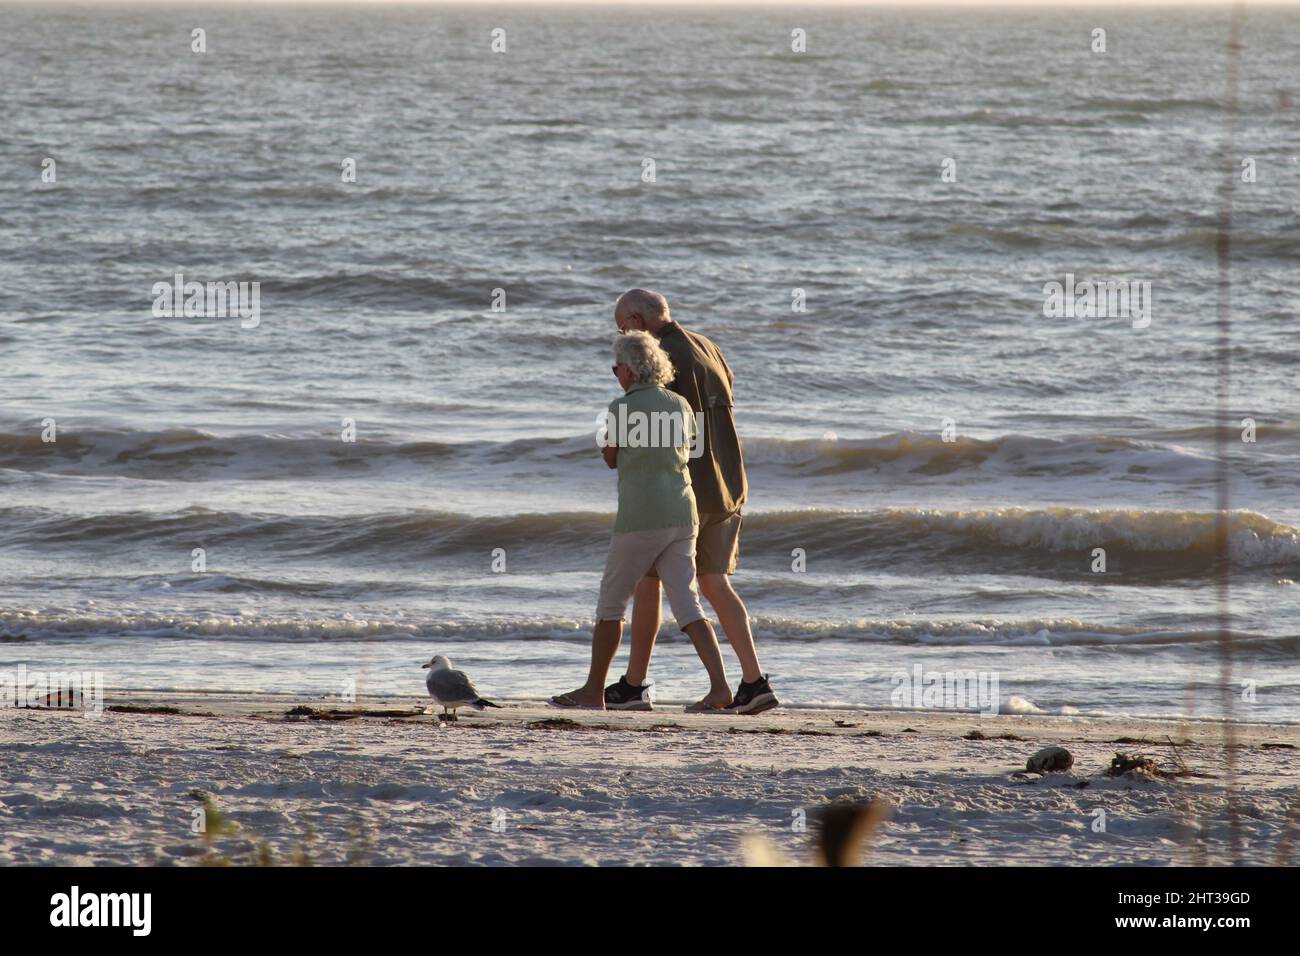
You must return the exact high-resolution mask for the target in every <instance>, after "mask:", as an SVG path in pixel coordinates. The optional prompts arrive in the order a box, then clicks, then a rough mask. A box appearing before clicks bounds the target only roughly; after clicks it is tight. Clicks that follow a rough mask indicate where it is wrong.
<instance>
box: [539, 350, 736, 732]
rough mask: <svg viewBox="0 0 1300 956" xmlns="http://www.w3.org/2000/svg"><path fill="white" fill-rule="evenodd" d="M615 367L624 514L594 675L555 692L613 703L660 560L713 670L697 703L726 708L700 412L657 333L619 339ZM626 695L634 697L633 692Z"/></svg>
mask: <svg viewBox="0 0 1300 956" xmlns="http://www.w3.org/2000/svg"><path fill="white" fill-rule="evenodd" d="M614 362H615V364H614V374H615V375H616V376H618V383H619V385H621V386H622V387H623V392H624V394H623V395H621V396H620V397H619V398H616V399H614V401H613V402H611V403H610V406H609V413H608V415H607V416H606V422H607V434H606V437H605V447H604V449H603V454H604V456H605V463H606V464H608V465H609V467H611V468H617V469H618V516H617V518H616V519H615V521H614V534H613V537H612V538H611V540H610V544H609V556H608V557H607V558H606V560H605V576H604V578H603V579H602V580H601V583H600V599H599V601H598V602H597V607H596V627H595V631H594V632H593V635H592V644H591V670H590V671H589V672H588V674H587V683H585V684H584V685H583V686H582V687H579V688H578V689H577V690H575V691H572V692H571V693H568V694H561V695H559V696H558V697H552V698H551V703H552V704H553V705H555V706H557V707H583V708H590V709H592V710H604V709H605V680H606V678H607V677H608V675H609V668H610V664H611V663H613V660H614V655H615V654H616V653H617V652H618V647H619V644H620V643H622V640H623V619H624V616H625V615H626V613H627V605H628V602H629V601H630V600H631V599H632V594H633V592H634V591H635V590H636V586H637V582H639V581H640V580H641V578H642V577H643V576H644V575H645V573H646V572H647V571H649V570H650V569H651V568H654V569H655V571H656V572H657V573H658V575H659V579H660V581H662V582H663V585H664V590H665V591H667V592H668V603H669V604H670V606H671V607H672V610H673V616H674V617H675V618H676V619H677V626H678V627H679V628H681V629H682V630H683V631H685V632H686V634H687V636H688V637H690V639H691V643H692V644H693V645H694V646H695V651H696V653H697V654H699V655H700V660H701V661H703V662H704V669H705V670H706V671H708V674H709V682H710V689H709V693H708V694H707V695H706V696H705V697H704V698H703V699H702V700H701V701H699V702H698V703H697V704H693V705H691V706H690V707H688V708H687V709H688V710H721V709H722V708H724V707H727V706H729V705H730V704H731V700H732V698H731V690H730V687H729V686H728V684H727V673H726V668H725V666H724V664H723V662H722V652H721V650H720V649H719V648H718V639H717V638H716V637H715V636H714V633H713V627H712V626H711V625H710V624H709V622H708V621H707V620H705V618H704V611H703V609H702V608H701V607H700V597H699V592H698V591H697V589H696V585H695V536H696V531H697V529H698V525H699V515H698V512H697V511H696V507H695V495H694V493H693V492H692V491H691V476H690V472H689V471H688V469H687V462H688V461H689V455H690V447H691V445H692V444H693V443H694V440H695V437H696V433H695V429H696V425H695V416H694V415H693V414H692V412H691V407H690V405H688V404H687V402H686V400H685V399H683V398H682V397H681V396H680V395H676V394H674V393H673V392H670V391H668V390H667V389H666V388H664V386H665V385H666V384H667V383H669V382H670V381H672V379H673V366H672V362H671V361H670V360H669V358H668V355H667V353H666V352H664V350H663V349H662V348H661V347H660V345H659V343H658V341H656V340H655V338H654V336H652V335H650V334H648V333H646V332H629V333H627V334H625V335H620V336H619V337H618V338H616V339H615V340H614ZM654 638H655V635H653V634H652V635H650V636H649V638H648V641H649V644H648V645H647V646H646V647H633V648H632V656H633V659H634V660H640V661H642V668H641V669H642V672H644V664H647V663H648V662H649V658H650V652H651V650H652V649H653V644H654ZM625 684H627V681H626V677H625V678H624V679H623V680H621V681H620V682H619V684H618V685H616V688H615V696H616V698H617V700H616V705H617V704H621V705H623V706H627V707H629V709H632V708H635V709H649V708H650V702H649V699H648V696H643V688H641V687H632V686H630V685H628V686H626V687H624V685H625ZM623 698H626V700H624V699H623Z"/></svg>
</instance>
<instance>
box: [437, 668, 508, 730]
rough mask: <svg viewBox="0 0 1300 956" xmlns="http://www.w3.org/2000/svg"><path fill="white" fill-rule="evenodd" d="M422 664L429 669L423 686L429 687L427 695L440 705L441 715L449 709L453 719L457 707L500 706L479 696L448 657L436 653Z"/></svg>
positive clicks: (481, 707)
mask: <svg viewBox="0 0 1300 956" xmlns="http://www.w3.org/2000/svg"><path fill="white" fill-rule="evenodd" d="M422 666H423V667H426V668H428V670H429V676H428V677H426V678H425V679H424V686H425V687H427V688H429V696H430V697H432V698H433V701H434V703H435V704H441V705H442V716H443V717H446V716H448V714H447V711H448V709H450V710H451V715H450V716H451V719H452V720H455V719H456V708H457V707H474V708H476V709H478V710H482V709H483V708H484V707H500V706H501V705H500V704H494V703H492V701H490V700H484V699H483V698H482V697H481V696H479V692H478V691H477V690H475V689H474V684H473V682H471V681H470V679H469V677H467V676H466V674H465V672H464V671H456V670H452V669H451V659H450V658H447V657H443V656H442V655H441V654H438V655H436V656H435V657H434V658H433V660H431V661H429V663H427V664H424V665H422Z"/></svg>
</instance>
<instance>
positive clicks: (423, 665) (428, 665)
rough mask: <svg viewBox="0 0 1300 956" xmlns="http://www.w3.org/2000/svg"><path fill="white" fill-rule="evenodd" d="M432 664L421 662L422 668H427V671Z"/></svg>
mask: <svg viewBox="0 0 1300 956" xmlns="http://www.w3.org/2000/svg"><path fill="white" fill-rule="evenodd" d="M432 666H433V665H432V664H421V665H420V670H425V671H427V670H428V669H429V668H430V667H432Z"/></svg>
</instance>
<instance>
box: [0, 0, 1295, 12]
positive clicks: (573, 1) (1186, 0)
mask: <svg viewBox="0 0 1300 956" xmlns="http://www.w3.org/2000/svg"><path fill="white" fill-rule="evenodd" d="M1238 4H1240V5H1241V6H1242V7H1247V8H1249V7H1275V8H1276V7H1293V8H1300V0H802V2H801V0H0V7H25V6H38V5H39V6H41V7H45V8H50V7H95V6H104V7H109V6H111V7H143V6H158V7H195V8H212V7H223V6H263V7H274V6H330V7H348V6H350V7H385V6H388V7H398V6H400V7H415V6H428V7H433V6H438V7H485V8H486V7H496V8H511V7H556V8H559V7H611V8H613V7H617V8H624V9H635V8H648V7H690V8H692V9H697V10H698V9H708V8H710V7H714V8H717V7H735V8H743V7H772V8H784V9H788V10H790V11H791V12H798V11H801V10H808V9H814V8H818V7H821V8H849V7H880V8H885V7H887V8H895V9H897V8H914V7H932V8H962V7H967V8H975V7H984V8H998V7H1001V8H1016V9H1026V10H1028V9H1038V10H1047V9H1053V10H1069V9H1074V10H1084V9H1090V8H1096V7H1127V8H1131V9H1154V8H1160V9H1178V8H1189V9H1191V8H1195V9H1206V8H1211V7H1219V8H1225V9H1227V8H1231V7H1233V6H1236V5H1238Z"/></svg>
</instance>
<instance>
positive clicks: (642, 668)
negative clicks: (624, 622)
mask: <svg viewBox="0 0 1300 956" xmlns="http://www.w3.org/2000/svg"><path fill="white" fill-rule="evenodd" d="M662 604H663V601H662V599H661V598H660V596H659V579H658V578H652V577H650V576H648V575H647V576H646V577H643V578H642V579H641V580H640V581H638V582H637V586H636V597H635V599H634V600H633V603H632V649H631V651H630V652H629V653H628V658H627V682H628V683H629V684H631V685H632V686H633V687H640V686H641V685H642V684H644V683H645V680H646V677H647V676H648V675H649V673H650V655H651V654H652V653H653V652H654V649H655V638H657V637H658V636H659V625H660V623H661V621H660V614H661V612H662V610H663V608H662Z"/></svg>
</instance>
